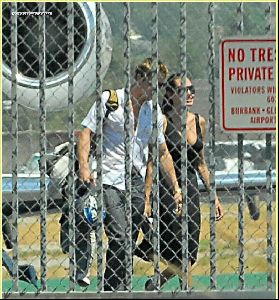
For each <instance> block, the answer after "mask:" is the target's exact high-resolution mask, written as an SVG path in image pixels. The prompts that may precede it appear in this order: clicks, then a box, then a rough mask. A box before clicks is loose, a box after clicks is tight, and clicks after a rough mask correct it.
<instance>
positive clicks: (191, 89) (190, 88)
mask: <svg viewBox="0 0 279 300" xmlns="http://www.w3.org/2000/svg"><path fill="white" fill-rule="evenodd" d="M174 91H175V92H176V93H177V94H178V95H180V96H182V95H183V92H184V89H183V88H182V87H177V88H176V89H175V90H174ZM189 92H190V93H191V94H192V95H194V94H195V93H196V90H195V87H194V86H193V85H190V86H186V94H188V93H189Z"/></svg>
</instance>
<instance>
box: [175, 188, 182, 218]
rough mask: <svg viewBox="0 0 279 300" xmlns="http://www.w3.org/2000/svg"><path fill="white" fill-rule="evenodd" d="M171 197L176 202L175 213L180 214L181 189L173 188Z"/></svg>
mask: <svg viewBox="0 0 279 300" xmlns="http://www.w3.org/2000/svg"><path fill="white" fill-rule="evenodd" d="M173 198H174V201H175V204H176V214H177V215H181V212H182V192H181V189H177V190H175V192H174V194H173Z"/></svg>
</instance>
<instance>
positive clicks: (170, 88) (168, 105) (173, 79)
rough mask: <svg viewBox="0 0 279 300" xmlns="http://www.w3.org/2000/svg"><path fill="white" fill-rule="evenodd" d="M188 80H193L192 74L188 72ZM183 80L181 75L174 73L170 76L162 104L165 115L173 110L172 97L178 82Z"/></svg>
mask: <svg viewBox="0 0 279 300" xmlns="http://www.w3.org/2000/svg"><path fill="white" fill-rule="evenodd" d="M186 78H188V79H190V80H191V79H192V75H191V73H190V72H188V71H187V72H186ZM181 80H182V74H181V73H174V74H171V75H170V76H169V78H168V79H167V82H166V84H165V90H166V92H165V95H164V99H163V102H162V111H163V113H164V114H167V113H168V112H169V111H171V110H172V109H173V101H172V99H170V97H171V96H172V95H173V93H174V92H175V90H176V88H177V82H178V81H181Z"/></svg>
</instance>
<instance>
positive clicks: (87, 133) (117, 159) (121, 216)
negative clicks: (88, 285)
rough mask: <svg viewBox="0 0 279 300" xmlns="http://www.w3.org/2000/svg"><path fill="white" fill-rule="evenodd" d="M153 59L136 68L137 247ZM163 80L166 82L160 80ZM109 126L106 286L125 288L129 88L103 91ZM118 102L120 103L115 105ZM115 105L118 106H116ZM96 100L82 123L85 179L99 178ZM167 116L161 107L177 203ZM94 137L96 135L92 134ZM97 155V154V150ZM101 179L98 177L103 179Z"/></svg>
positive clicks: (162, 146)
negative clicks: (93, 164)
mask: <svg viewBox="0 0 279 300" xmlns="http://www.w3.org/2000/svg"><path fill="white" fill-rule="evenodd" d="M151 71H152V61H151V59H146V60H145V61H144V62H143V63H142V64H141V65H139V66H138V67H137V68H136V70H135V77H134V78H135V83H134V84H133V85H132V87H131V108H132V109H131V120H132V124H133V126H132V128H131V132H132V154H133V155H132V160H133V167H132V239H133V249H134V246H135V243H136V240H137V237H138V233H139V229H140V226H141V223H142V221H143V213H144V204H145V203H144V202H145V200H144V198H145V194H144V191H145V185H144V180H145V173H146V165H147V160H148V159H150V158H149V157H148V147H149V146H150V145H151V146H152V139H151V133H152V100H151V99H152V82H151V80H152V75H151ZM166 76H167V68H166V66H165V65H163V64H162V63H159V74H158V79H159V80H161V81H162V80H165V78H166ZM159 84H160V83H159ZM102 104H103V112H104V116H105V117H104V124H103V190H104V199H103V201H104V208H105V211H106V218H105V220H104V223H105V231H106V234H107V236H108V250H107V253H106V270H105V275H104V279H105V281H104V290H105V291H113V290H119V289H121V284H123V282H124V279H125V265H124V261H125V243H126V242H125V228H126V227H127V224H126V218H125V214H126V199H125V144H124V142H125V132H124V89H119V90H115V91H114V90H109V91H104V92H103V94H102ZM115 104H117V105H116V106H115ZM110 105H114V110H110V112H109V113H108V110H109V107H110ZM96 121H97V120H96V103H94V104H93V106H92V108H91V109H90V111H89V113H88V115H87V116H86V117H85V119H84V120H83V122H82V125H83V126H84V129H83V131H82V132H81V135H80V140H79V144H78V153H79V165H80V179H81V180H82V181H84V182H94V179H93V176H92V168H90V166H89V162H88V156H89V152H90V146H91V145H90V143H91V139H92V138H93V139H94V134H95V132H96ZM163 123H164V119H163V115H162V112H161V109H160V107H159V106H158V127H159V133H158V144H159V156H160V164H161V168H162V170H163V171H164V173H166V175H167V176H168V179H169V181H170V183H171V186H172V187H173V194H174V198H175V201H176V203H177V204H178V203H181V201H182V197H181V189H180V188H179V185H178V182H177V178H176V175H175V170H174V166H173V161H172V157H171V155H170V153H169V151H168V148H167V145H166V142H165V138H164V133H163ZM92 135H93V137H92ZM93 155H94V153H93ZM97 180H98V179H97Z"/></svg>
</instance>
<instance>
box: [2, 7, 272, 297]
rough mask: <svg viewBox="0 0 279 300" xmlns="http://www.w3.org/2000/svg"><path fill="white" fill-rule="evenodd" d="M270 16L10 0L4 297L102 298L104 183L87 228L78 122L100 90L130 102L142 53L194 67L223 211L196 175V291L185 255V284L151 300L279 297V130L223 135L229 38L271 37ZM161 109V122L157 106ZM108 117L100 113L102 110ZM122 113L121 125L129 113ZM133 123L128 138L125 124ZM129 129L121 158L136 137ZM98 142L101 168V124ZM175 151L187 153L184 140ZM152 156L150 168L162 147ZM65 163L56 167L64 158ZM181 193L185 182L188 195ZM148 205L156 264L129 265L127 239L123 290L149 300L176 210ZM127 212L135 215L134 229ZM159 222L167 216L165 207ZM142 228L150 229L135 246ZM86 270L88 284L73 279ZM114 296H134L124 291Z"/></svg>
mask: <svg viewBox="0 0 279 300" xmlns="http://www.w3.org/2000/svg"><path fill="white" fill-rule="evenodd" d="M276 19H277V16H276V10H275V3H267V2H257V3H253V2H249V3H221V2H220V3H157V4H156V3H130V4H127V3H102V4H99V3H97V4H96V3H92V2H77V3H73V5H70V4H68V3H63V2H61V3H60V2H59V3H58V2H57V3H56V2H55V3H40V4H38V3H27V2H26V3H25V2H21V3H9V2H5V3H2V62H3V67H2V120H3V121H2V124H3V125H2V128H3V133H2V141H3V142H2V153H3V154H2V172H3V174H2V225H3V226H2V227H3V230H2V235H3V240H4V243H3V251H2V254H3V257H2V258H3V263H4V265H5V266H6V268H3V276H2V278H3V279H2V289H3V295H4V297H13V295H17V294H18V293H20V294H21V297H25V296H30V293H31V294H32V293H36V295H37V297H38V296H39V297H40V296H45V295H46V294H48V296H49V297H52V296H53V297H54V295H55V297H60V296H61V297H62V295H63V297H64V296H65V295H67V297H75V296H79V297H87V296H88V297H89V296H90V297H95V296H96V297H97V295H99V294H97V293H96V292H98V293H99V292H101V291H102V289H103V285H104V279H103V276H104V267H105V263H106V255H105V254H106V249H107V247H108V239H107V236H106V234H105V232H104V229H103V227H102V219H103V218H106V216H105V215H104V214H105V213H104V214H103V209H104V211H105V205H104V207H103V203H102V202H103V197H104V196H103V193H104V191H103V190H102V188H101V181H99V182H98V181H97V182H98V185H97V194H98V196H97V200H98V201H97V203H98V204H95V206H94V212H95V213H96V215H95V218H97V227H95V226H93V227H94V228H93V229H92V226H91V225H90V224H89V223H90V222H89V223H88V220H87V221H86V220H84V219H83V218H81V215H80V211H81V210H83V207H82V208H81V207H78V206H77V204H76V202H75V201H74V200H75V199H77V196H79V197H82V195H83V196H84V194H86V190H83V191H81V187H80V185H79V184H78V179H77V178H78V169H79V168H78V163H77V151H76V146H75V145H76V142H77V141H78V140H79V136H80V131H81V130H82V126H81V122H82V121H83V119H84V118H85V117H86V115H87V114H88V112H89V110H90V108H91V106H92V105H93V103H94V102H95V100H96V99H100V97H101V92H102V90H105V89H110V90H115V89H121V88H125V97H126V98H127V96H128V95H129V88H130V86H131V85H132V84H134V82H135V78H134V70H135V68H136V66H138V65H139V64H140V63H141V62H142V61H143V60H144V59H145V58H146V57H152V58H153V59H154V60H155V61H156V60H157V59H158V58H159V59H160V60H161V61H162V62H163V63H164V64H166V66H167V67H168V69H169V74H173V73H177V72H182V74H183V72H184V73H185V71H186V70H189V71H190V72H191V76H192V84H193V85H194V86H195V101H194V105H193V107H192V108H190V110H191V111H193V112H197V113H199V114H200V115H202V116H204V117H205V120H206V144H205V157H206V161H207V163H208V166H209V167H210V169H211V170H213V172H214V174H215V177H214V178H215V179H214V180H215V181H214V189H216V190H217V193H218V195H219V196H220V198H221V199H222V206H223V209H224V212H225V215H224V218H223V220H222V221H220V222H217V223H216V222H215V221H214V218H215V217H214V211H215V205H214V201H213V202H212V193H211V194H210V195H209V196H208V195H207V193H206V189H205V188H204V186H203V184H202V182H201V181H200V180H198V182H197V187H198V190H196V191H195V193H196V194H197V195H198V197H199V198H200V204H199V205H200V215H201V224H200V235H199V238H198V240H199V242H198V249H197V250H198V254H197V261H196V263H195V264H194V265H193V267H192V270H191V274H192V277H193V278H192V287H191V288H190V287H188V286H187V284H186V287H185V281H187V279H188V276H189V273H190V267H189V266H188V264H187V262H185V260H182V257H180V258H179V260H180V266H179V268H181V266H182V269H183V270H184V273H183V275H182V276H180V279H181V278H182V281H181V280H180V279H179V277H178V276H174V277H173V278H172V279H171V280H169V281H168V282H167V283H166V284H164V285H162V287H160V286H159V282H157V286H156V284H155V287H154V288H155V290H156V289H158V290H160V291H162V292H163V293H158V294H156V295H155V294H154V293H153V294H152V297H153V296H154V297H157V296H158V297H159V296H160V297H162V296H163V297H173V296H174V295H175V297H185V295H186V294H185V293H187V295H188V296H189V292H191V296H192V295H193V297H200V296H202V297H206V293H208V292H209V291H210V292H211V293H212V294H211V295H214V296H215V297H219V298H223V297H225V296H226V295H230V297H237V295H242V296H243V297H245V296H246V297H249V295H250V296H251V295H252V297H255V298H256V297H258V296H264V297H273V296H274V291H275V273H276V267H275V266H276V265H277V264H276V257H275V239H274V236H275V234H276V232H275V230H276V226H275V224H276V214H275V211H276V203H275V201H274V200H275V199H274V198H275V188H276V183H275V178H276V174H275V161H276V158H275V145H276V140H275V134H273V133H272V134H271V133H268V134H265V133H245V134H236V133H231V132H224V131H223V130H222V128H221V125H220V122H219V120H220V111H221V109H220V100H219V99H220V92H219V81H220V74H219V56H220V53H219V52H220V43H221V40H222V39H223V38H224V37H226V38H228V37H235V36H240V35H243V36H252V37H254V36H256V37H267V36H268V37H274V36H275V33H276V32H275V24H276ZM157 52H158V54H157ZM155 73H156V72H155ZM155 73H154V70H153V74H155ZM156 74H157V73H156ZM154 76H155V77H154ZM156 76H157V75H153V100H154V101H155V103H156V101H157V96H158V102H159V104H160V105H162V101H163V97H164V92H162V91H161V90H158V91H157V89H156V88H155V89H154V87H156V82H155V81H154V78H155V79H156ZM156 81H157V80H156ZM154 95H155V96H154ZM274 96H275V95H274ZM154 97H155V98H156V99H155V98H154ZM126 98H125V99H126ZM99 103H100V101H99V102H98V101H97V105H100V104H99ZM154 108H155V114H154V115H153V119H154V118H156V110H157V108H156V105H155V106H154ZM101 110H102V109H101V107H100V106H98V109H97V112H98V113H101ZM123 113H124V112H123ZM124 114H125V118H126V117H127V116H128V114H127V111H126V112H125V113H124ZM98 116H99V117H100V115H98ZM126 120H127V119H126ZM99 121H100V119H99ZM103 121H104V122H105V120H103ZM99 124H101V122H99ZM113 124H114V125H113V126H116V128H114V130H118V129H117V126H120V127H119V128H121V125H120V124H118V123H117V122H115V123H113ZM125 124H126V125H125V126H128V127H125V128H126V129H127V128H129V126H131V123H125ZM129 124H130V125H129ZM123 126H124V124H123ZM154 128H156V124H155V125H154ZM98 130H99V131H98ZM154 130H155V129H154ZM184 130H186V128H184ZM126 132H127V131H126ZM182 132H185V131H183V129H182ZM126 134H127V136H126V135H125V138H127V137H128V139H127V140H126V147H127V148H126V152H127V151H128V150H129V149H130V148H129V147H131V136H130V138H129V135H128V133H126ZM148 134H150V133H147V135H148ZM96 135H97V138H99V139H98V140H97V145H96V147H97V148H96V149H95V150H97V151H96V153H97V161H98V162H100V161H101V159H103V160H104V159H105V158H104V157H105V155H104V157H102V156H103V155H102V148H101V147H102V144H106V143H107V140H106V139H107V135H106V134H105V135H104V136H103V138H102V139H101V136H102V127H101V126H97V133H96ZM185 136H186V135H185ZM67 142H69V143H67ZM184 142H186V141H184ZM65 143H66V144H65ZM212 144H214V148H212ZM185 145H186V144H185ZM184 148H185V147H184ZM181 149H183V147H181ZM174 150H175V151H178V152H180V151H181V150H180V149H179V148H178V146H177V145H176V147H174ZM178 155H180V156H181V153H178ZM152 156H153V159H155V162H156V159H158V153H157V149H156V147H155V148H153V152H152ZM58 157H60V158H61V157H62V159H61V160H57V158H58ZM181 157H182V158H181V159H182V162H181V163H180V161H179V165H180V167H178V169H180V168H183V167H185V166H184V165H183V157H184V156H183V154H182V156H181ZM125 159H126V161H127V163H126V165H125V166H126V171H128V173H127V172H126V183H128V184H130V183H131V181H130V180H131V178H130V176H127V174H129V172H131V171H132V170H131V164H132V163H131V160H130V159H131V158H129V156H125ZM184 159H185V157H184ZM157 163H158V160H157ZM97 165H100V164H97ZM129 165H130V166H129ZM113 167H114V166H113V165H112V166H111V168H112V169H113ZM190 167H191V166H189V165H188V168H190ZM182 170H183V169H182ZM185 170H186V169H184V171H185ZM96 171H97V173H98V175H99V176H100V175H101V173H102V172H105V170H101V169H100V168H97V170H96ZM155 173H156V172H155ZM186 173H187V171H185V172H184V174H186ZM130 174H131V173H130ZM248 175H249V176H250V175H251V176H252V177H249V176H248ZM158 176H159V174H158ZM98 178H100V177H98ZM158 179H159V177H156V176H155V177H154V185H153V197H154V199H156V197H158V196H160V199H162V198H163V197H164V195H163V192H162V189H163V188H164V184H165V183H164V181H163V179H162V177H160V184H161V186H160V187H159V185H158V182H157V185H156V180H158ZM182 179H183V175H182ZM182 181H183V180H182ZM242 182H243V184H241V183H242ZM182 185H183V183H182ZM82 188H84V186H82ZM185 188H187V187H182V190H183V192H185ZM90 193H91V194H92V191H91V192H90ZM156 195H157V196H156ZM91 196H92V195H91ZM125 196H126V197H128V198H127V199H130V197H131V193H129V191H128V193H126V194H125ZM143 198H144V197H143ZM81 199H82V198H81ZM100 200H101V201H100ZM157 200H158V198H157ZM161 201H162V200H161ZM143 202H144V199H142V203H143ZM155 202H156V201H155ZM100 203H102V204H100ZM128 203H130V202H129V201H128ZM91 205H92V203H91ZM153 208H154V211H153V226H154V228H153V229H154V231H153V235H152V239H153V240H154V241H155V244H156V241H157V247H156V245H155V246H154V247H155V248H154V249H153V250H154V251H155V253H157V254H159V257H157V256H156V255H155V256H154V257H152V258H151V259H150V258H149V259H146V257H145V255H143V254H147V252H146V253H143V252H142V253H141V254H139V253H137V254H138V255H134V256H133V261H132V260H131V259H132V257H131V251H132V249H131V245H130V243H128V244H129V246H127V248H126V252H127V253H128V255H126V256H125V259H127V261H126V260H125V270H126V275H125V276H126V277H125V278H126V281H125V282H123V284H124V289H125V287H126V289H128V290H130V291H132V293H133V295H137V296H139V297H142V298H148V297H149V296H150V294H148V292H147V291H145V289H146V282H147V280H148V279H150V278H153V277H154V278H155V283H156V280H157V281H158V278H159V274H160V272H161V271H163V270H164V269H165V268H166V266H167V265H168V263H167V262H166V260H160V256H161V254H162V253H161V251H162V250H163V249H164V246H162V245H161V244H160V240H161V241H162V237H163V235H164V231H163V229H162V228H164V226H165V227H166V229H165V230H167V229H168V226H170V227H171V226H172V225H170V223H168V222H170V220H169V216H168V215H167V219H166V220H167V221H164V220H165V219H164V217H163V216H162V215H159V211H160V210H161V212H160V213H162V212H163V210H164V208H163V207H159V206H158V205H157V206H156V205H155V204H154V207H153ZM131 209H132V207H131V206H128V208H127V218H128V223H129V222H130V221H129V216H130V212H131ZM165 213H166V214H167V213H169V211H168V208H167V209H166V212H165ZM160 222H161V224H160V225H159V223H160ZM164 222H167V224H164ZM181 222H182V224H184V226H183V227H182V228H180V230H182V231H183V230H185V228H186V227H187V225H186V223H185V220H184V221H183V218H182V221H181ZM183 222H184V223H183ZM94 225H96V224H95V223H94ZM149 225H150V224H149ZM160 226H161V227H160ZM185 226H186V227H185ZM159 228H161V230H159ZM127 229H128V230H127ZM129 229H130V227H129V226H128V227H127V228H125V230H126V234H127V236H126V237H128V239H131V236H130V235H129V234H130V233H129ZM144 232H145V230H144V228H142V229H141V230H140V233H139V237H138V240H137V244H138V245H139V244H140V243H141V241H142V240H143V239H144ZM156 233H157V234H159V235H157V236H156ZM174 239H176V238H174ZM153 240H152V241H153ZM181 240H182V241H183V243H182V246H180V247H182V250H181V251H184V250H185V249H184V247H186V248H187V249H188V246H185V244H188V243H187V242H186V239H185V234H184V238H183V239H182V238H181ZM169 242H170V243H172V240H170V241H169ZM79 248H80V249H79ZM160 248H161V249H160ZM166 249H167V250H166V251H169V252H170V254H169V255H170V256H175V255H177V253H173V252H172V250H173V248H172V246H170V245H166ZM183 249H184V250H183ZM79 250H80V251H79ZM176 250H177V249H176ZM156 251H157V252H156ZM184 253H187V250H186V252H184ZM187 255H188V254H187ZM116 258H117V257H116ZM188 258H189V257H188ZM10 259H12V261H10ZM79 260H80V261H79ZM121 263H122V261H119V264H120V265H121ZM123 263H124V262H123ZM88 264H90V267H89V269H88ZM30 266H33V267H34V269H32V268H31V269H32V270H31V271H30V269H28V270H27V267H28V268H30ZM22 268H23V269H22ZM78 268H80V270H78ZM87 269H88V272H87ZM80 272H81V273H83V277H82V278H86V280H85V281H84V280H83V281H80V280H79V278H78V274H79V273H80ZM84 272H85V273H86V274H84ZM35 273H36V274H37V276H38V280H37V281H36V280H35ZM185 274H186V275H185ZM87 280H89V281H87ZM245 292H246V294H245ZM250 292H251V294H249V293H250ZM265 292H266V293H265ZM60 293H62V294H60ZM65 293H67V294H65ZM230 293H231V294H230ZM106 295H108V294H103V296H104V297H107V296H106ZM112 295H113V297H118V296H117V295H121V297H128V296H127V294H125V292H122V291H114V292H113V294H112ZM119 297H120V296H119Z"/></svg>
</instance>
